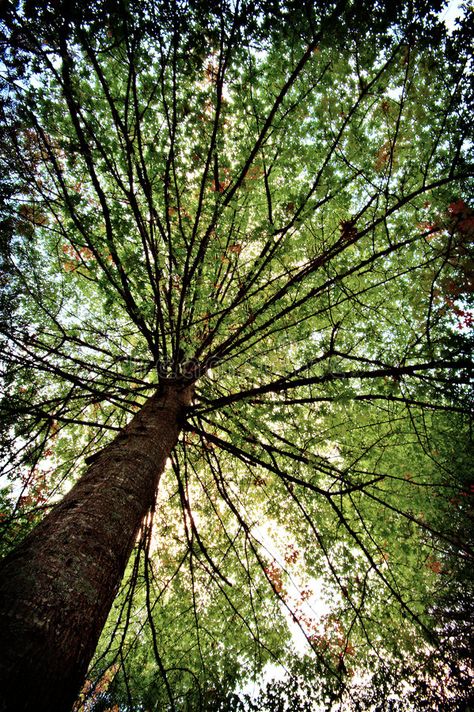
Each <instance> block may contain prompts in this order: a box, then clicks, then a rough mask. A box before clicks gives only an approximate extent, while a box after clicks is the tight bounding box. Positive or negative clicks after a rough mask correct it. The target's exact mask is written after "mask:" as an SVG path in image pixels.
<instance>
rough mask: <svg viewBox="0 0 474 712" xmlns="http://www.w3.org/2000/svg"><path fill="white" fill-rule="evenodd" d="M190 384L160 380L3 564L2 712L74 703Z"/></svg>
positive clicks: (57, 708) (59, 708) (43, 711)
mask: <svg viewBox="0 0 474 712" xmlns="http://www.w3.org/2000/svg"><path fill="white" fill-rule="evenodd" d="M192 390H193V386H192V385H188V386H185V387H183V386H182V385H180V384H179V383H178V382H175V381H171V380H170V381H168V382H165V384H164V386H163V388H162V389H161V390H160V391H159V392H158V393H156V394H155V395H153V396H152V397H151V398H150V399H149V400H148V401H147V402H146V403H145V405H144V406H143V408H142V409H141V410H140V411H139V412H138V413H137V414H136V415H135V416H134V418H133V419H132V420H131V422H130V423H129V424H128V425H127V426H126V427H125V428H124V430H123V432H121V433H120V434H119V435H118V436H117V438H115V440H114V441H113V442H112V443H111V444H110V445H108V446H107V447H106V448H104V450H102V451H101V452H100V453H99V454H98V456H97V458H96V459H95V460H94V462H93V463H92V464H91V466H90V467H89V469H88V470H87V472H86V473H85V475H84V476H83V477H82V478H81V479H80V481H79V482H78V483H77V484H76V485H75V486H74V487H73V488H72V489H71V491H70V492H69V493H68V494H67V495H66V496H65V497H64V499H63V500H62V501H61V502H60V503H59V504H58V505H57V506H56V507H55V508H54V509H53V510H52V511H51V512H50V514H48V515H47V516H46V517H45V519H44V520H43V521H42V522H41V523H40V524H39V525H38V526H37V527H36V528H35V529H34V530H33V531H32V532H31V533H30V534H29V535H28V537H26V539H25V540H24V541H23V542H22V543H21V544H20V545H19V546H18V548H17V549H16V550H14V551H13V552H11V554H9V555H8V556H7V557H6V558H5V559H4V560H3V562H2V563H1V564H0V710H1V712H30V711H32V710H35V712H52V711H53V710H54V712H63V711H64V712H66V711H67V710H70V708H71V706H72V704H73V702H74V700H75V698H76V696H77V694H78V692H79V689H80V687H81V684H82V682H83V680H84V677H85V675H86V672H87V667H88V665H89V662H90V660H91V658H92V656H93V654H94V651H95V648H96V646H97V642H98V639H99V636H100V634H101V631H102V628H103V626H104V624H105V621H106V619H107V615H108V613H109V611H110V608H111V606H112V603H113V600H114V597H115V595H116V593H117V590H118V587H119V584H120V581H121V579H122V576H123V573H124V570H125V566H126V564H127V561H128V558H129V556H130V553H131V551H132V548H133V545H134V543H135V541H136V537H137V534H138V531H139V528H140V525H141V523H142V521H143V518H144V516H145V515H146V513H147V512H148V510H149V508H150V507H151V506H152V504H153V502H154V499H155V496H156V492H157V487H158V483H159V480H160V476H161V473H162V472H163V469H164V467H165V464H166V460H167V458H168V457H169V455H170V454H171V451H172V450H173V448H174V447H175V445H176V442H177V440H178V435H179V431H180V428H181V423H182V418H183V416H184V409H185V407H186V406H187V405H189V403H190V401H191V398H192Z"/></svg>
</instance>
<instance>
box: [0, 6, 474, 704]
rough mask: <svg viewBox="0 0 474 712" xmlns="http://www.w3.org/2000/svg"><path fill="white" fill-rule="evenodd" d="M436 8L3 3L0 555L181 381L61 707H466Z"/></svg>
mask: <svg viewBox="0 0 474 712" xmlns="http://www.w3.org/2000/svg"><path fill="white" fill-rule="evenodd" d="M444 11H445V6H444V5H443V4H442V3H441V2H439V3H433V2H431V3H427V2H425V1H424V0H414V1H413V2H407V3H399V4H397V3H385V2H377V3H375V5H374V4H372V3H367V2H365V1H363V0H354V1H350V0H345V1H341V2H337V3H336V2H330V1H326V0H324V2H318V3H312V2H309V1H308V2H304V3H301V2H293V1H292V0H290V1H288V2H283V1H281V2H280V0H278V1H277V0H237V1H236V2H228V0H219V1H217V0H216V1H215V2H214V1H213V2H204V0H183V1H178V0H170V1H168V0H140V1H139V0H98V2H96V3H94V4H88V3H81V2H79V1H78V0H76V1H75V2H65V1H64V2H63V1H62V0H59V1H58V2H56V1H54V0H49V1H47V2H39V0H38V1H37V0H31V1H25V2H21V3H17V4H11V5H6V6H5V5H4V6H3V7H2V13H3V17H2V24H1V37H0V41H1V43H2V54H3V61H2V64H1V66H0V74H1V82H2V89H1V94H0V99H1V112H2V113H1V132H2V144H3V151H2V157H1V174H2V175H3V177H2V178H1V183H0V188H1V190H0V197H1V207H0V211H1V215H0V218H1V258H0V259H1V265H0V268H1V273H0V280H1V288H2V295H1V301H0V310H1V314H0V343H1V347H2V352H3V357H2V361H1V368H2V385H3V397H2V400H1V402H0V412H1V414H2V426H1V431H0V432H1V440H2V446H3V455H2V459H1V466H2V484H3V485H4V488H3V489H2V490H1V491H0V497H1V504H2V515H1V520H0V525H1V527H2V530H3V537H2V552H3V553H6V552H7V551H9V550H10V549H11V548H12V547H14V546H15V545H16V543H17V542H18V541H20V540H21V539H22V538H23V537H24V536H25V534H26V533H27V532H28V531H30V530H31V529H32V527H33V526H34V525H35V524H36V523H37V522H38V521H40V519H41V518H42V517H43V516H44V514H45V512H47V511H49V509H50V508H51V506H53V505H54V503H55V502H57V501H58V500H59V499H60V497H61V495H62V494H63V493H65V492H66V491H67V490H68V489H69V488H70V487H71V483H72V482H74V481H76V480H77V479H78V478H80V477H81V475H82V474H83V472H84V471H85V469H86V465H87V463H88V462H90V461H92V460H93V458H94V457H95V456H96V454H97V452H99V451H100V450H101V449H102V448H103V447H104V446H105V445H106V444H107V443H108V442H110V441H111V440H112V439H113V437H115V435H117V433H119V432H120V431H121V430H122V428H123V427H124V426H125V424H126V423H127V422H128V421H129V420H130V418H131V416H132V415H133V414H134V413H135V412H137V411H139V410H140V408H141V406H142V405H143V403H144V402H145V400H146V398H147V397H149V396H150V395H151V394H152V393H153V392H154V391H155V390H156V389H157V388H158V387H159V384H160V382H161V381H163V379H166V378H171V377H172V378H184V379H187V380H189V381H195V382H196V390H195V398H194V402H193V404H192V406H191V407H190V408H189V409H188V412H187V416H186V421H185V422H184V423H183V424H182V433H181V436H180V440H179V443H178V445H177V447H176V448H175V450H174V451H173V453H172V457H171V460H170V463H169V467H168V469H167V470H166V472H165V474H164V476H163V478H162V480H161V482H160V486H159V491H158V493H157V499H156V503H155V505H154V507H153V508H152V509H151V510H150V513H149V516H148V518H147V519H146V521H144V522H143V526H142V532H141V535H140V537H139V540H137V543H136V547H135V552H134V555H133V557H132V559H131V561H130V562H129V567H128V570H127V574H126V576H125V578H124V581H123V583H122V587H121V590H120V591H119V592H118V595H117V598H116V602H115V604H114V608H113V610H112V612H111V615H110V618H109V621H108V623H107V626H106V628H105V630H104V634H103V637H102V639H101V642H100V644H99V648H98V650H97V654H96V658H95V660H94V661H93V664H92V666H91V669H90V671H89V675H88V680H87V682H86V684H85V687H84V689H83V692H82V693H81V698H80V700H79V701H78V703H77V705H76V709H77V710H84V711H86V710H87V711H88V712H89V711H90V712H92V710H94V711H96V712H98V710H105V709H109V710H137V711H138V710H161V709H163V710H164V709H167V710H168V709H169V710H173V711H178V710H198V709H203V710H218V709H220V710H227V709H236V710H237V709H242V710H244V709H255V710H257V709H259V710H264V709H268V710H275V709H282V710H284V709H289V710H290V709H291V710H298V709H301V710H303V709H308V710H309V709H316V707H315V706H314V705H316V704H321V705H323V708H324V709H331V708H332V707H331V706H332V705H334V709H347V710H349V709H394V710H395V709H400V710H408V709H443V710H448V709H453V710H454V709H459V710H460V709H465V708H464V707H462V705H463V704H466V700H468V699H469V695H470V691H469V685H470V681H472V678H471V676H472V667H471V663H470V659H471V657H472V649H471V646H472V642H471V641H470V637H469V630H470V625H472V604H470V603H469V601H470V600H472V598H471V597H472V557H473V538H472V516H473V501H474V500H473V497H474V480H473V478H472V473H471V472H470V471H469V465H470V459H471V458H472V444H471V420H470V417H471V413H472V393H471V392H470V389H469V377H470V364H471V360H470V344H471V326H472V311H470V308H472V292H473V257H472V240H473V235H474V209H473V208H472V207H471V206H470V204H469V198H470V193H471V189H472V163H471V162H470V161H471V157H470V152H471V151H472V143H471V142H470V140H469V139H470V132H471V128H472V126H471V123H470V122H471V117H472V113H471V110H472V106H470V104H469V99H470V96H471V95H472V94H471V92H472V75H471V74H470V70H471V69H472V59H471V55H470V50H469V38H470V36H471V32H472V13H471V14H470V11H469V10H468V9H467V7H466V8H465V12H464V14H463V15H462V17H461V19H460V20H459V22H458V25H457V26H456V27H455V28H454V29H451V30H448V29H447V27H446V26H445V24H444V22H443V13H444ZM262 670H266V671H267V675H266V676H267V678H269V677H271V674H272V673H271V671H275V675H277V679H276V680H275V681H273V682H271V683H269V684H268V685H267V686H266V687H265V684H264V683H262V684H261V686H260V689H259V691H258V692H257V693H256V697H255V696H254V697H253V698H251V697H248V696H247V698H246V690H247V688H246V687H245V686H246V685H247V684H248V683H249V681H251V680H254V679H256V678H257V677H258V675H259V674H260V673H261V671H262ZM277 670H278V674H277V673H276V671H277ZM311 705H313V706H311ZM337 705H339V707H337ZM371 705H374V707H371ZM377 705H378V706H377Z"/></svg>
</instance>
